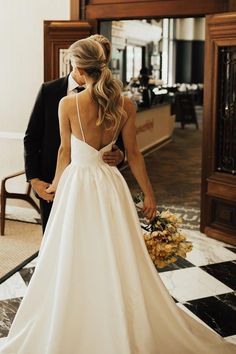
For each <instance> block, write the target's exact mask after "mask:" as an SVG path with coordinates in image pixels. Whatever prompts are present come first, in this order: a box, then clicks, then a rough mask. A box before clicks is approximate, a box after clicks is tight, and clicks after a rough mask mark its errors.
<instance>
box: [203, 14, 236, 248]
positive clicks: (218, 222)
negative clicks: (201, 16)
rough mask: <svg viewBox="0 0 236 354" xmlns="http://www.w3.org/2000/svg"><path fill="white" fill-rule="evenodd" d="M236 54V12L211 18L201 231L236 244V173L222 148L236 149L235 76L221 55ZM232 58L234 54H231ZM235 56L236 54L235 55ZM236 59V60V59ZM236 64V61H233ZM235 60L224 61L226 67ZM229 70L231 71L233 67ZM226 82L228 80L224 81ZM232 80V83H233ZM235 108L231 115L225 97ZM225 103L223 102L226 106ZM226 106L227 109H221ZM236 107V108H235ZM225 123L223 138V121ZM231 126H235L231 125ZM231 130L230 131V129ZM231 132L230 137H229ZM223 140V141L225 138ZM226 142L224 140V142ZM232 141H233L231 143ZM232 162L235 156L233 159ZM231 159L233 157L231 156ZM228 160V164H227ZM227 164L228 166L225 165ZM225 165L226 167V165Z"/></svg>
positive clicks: (206, 86)
mask: <svg viewBox="0 0 236 354" xmlns="http://www.w3.org/2000/svg"><path fill="white" fill-rule="evenodd" d="M230 48H231V50H232V51H234V53H235V52H236V51H235V48H236V13H224V14H218V15H211V16H207V20H206V46H205V75H204V116H203V147H202V202H201V231H202V232H204V233H205V234H207V235H208V236H210V237H214V238H218V239H220V240H222V241H226V242H229V243H232V244H235V245H236V174H235V171H234V170H233V167H232V171H231V172H230V169H229V170H227V168H226V167H225V165H226V164H227V162H226V161H227V159H226V157H228V155H227V149H226V151H225V152H224V154H225V156H223V157H224V160H219V156H220V157H222V152H221V150H220V146H221V145H224V146H225V147H226V148H228V146H232V149H233V148H234V146H235V142H234V128H233V127H234V126H235V125H233V122H234V121H235V115H236V110H235V105H233V104H232V105H231V96H230V95H234V91H235V84H236V83H235V79H236V77H235V76H227V75H226V72H227V71H225V69H224V71H222V66H221V65H220V63H221V60H220V58H221V55H222V53H229V50H230ZM227 55H230V54H227ZM234 55H235V54H234ZM232 58H234V57H232ZM232 60H233V61H234V60H235V59H232ZM233 61H231V60H228V61H227V62H226V61H225V60H224V66H223V67H225V65H231V64H230V63H233ZM227 70H231V69H230V68H229V67H228V69H227ZM222 77H224V78H225V77H228V78H227V80H228V81H225V82H226V83H227V85H230V87H231V89H230V90H228V86H227V91H225V90H226V87H225V86H224V85H225V84H223V85H222ZM224 80H226V79H224ZM229 80H231V81H230V82H229ZM225 92H227V96H226V101H227V102H229V103H228V105H229V107H231V109H230V112H229V116H227V114H228V113H227V112H228V108H227V104H225V101H224V99H225V98H224V97H225V95H226V93H225ZM222 102H223V103H222ZM221 107H223V108H221ZM233 108H234V109H233ZM222 119H223V121H224V130H222V132H224V133H222V134H223V135H221V129H223V128H221V127H220V125H219V124H220V122H221V121H222ZM227 121H230V122H231V121H232V129H228V128H227V125H226V124H228V123H227ZM230 124H231V123H230ZM226 129H228V130H226ZM227 132H228V135H227V134H226V133H227ZM222 137H223V138H222ZM222 139H223V140H222ZM229 139H231V140H229ZM231 159H232V157H231ZM228 160H230V156H229V157H228ZM224 161H225V162H224ZM223 162H224V163H223ZM222 163H223V164H222Z"/></svg>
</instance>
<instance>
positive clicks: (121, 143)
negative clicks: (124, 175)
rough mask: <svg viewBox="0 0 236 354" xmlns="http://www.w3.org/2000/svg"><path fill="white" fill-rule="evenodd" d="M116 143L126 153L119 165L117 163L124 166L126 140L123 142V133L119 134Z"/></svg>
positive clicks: (119, 166)
mask: <svg viewBox="0 0 236 354" xmlns="http://www.w3.org/2000/svg"><path fill="white" fill-rule="evenodd" d="M116 145H117V146H118V148H119V149H120V150H121V151H122V152H123V154H124V158H123V160H122V161H121V163H119V165H117V167H118V168H121V167H122V166H123V164H124V161H125V147H124V142H123V139H122V135H121V133H120V134H119V135H118V138H117V141H116Z"/></svg>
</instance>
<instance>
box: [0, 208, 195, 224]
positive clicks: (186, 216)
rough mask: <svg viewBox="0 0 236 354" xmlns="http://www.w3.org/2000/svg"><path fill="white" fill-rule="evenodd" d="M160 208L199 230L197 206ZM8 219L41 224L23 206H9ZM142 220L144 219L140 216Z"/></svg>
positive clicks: (37, 216) (37, 215)
mask: <svg viewBox="0 0 236 354" xmlns="http://www.w3.org/2000/svg"><path fill="white" fill-rule="evenodd" d="M158 210H160V211H162V210H169V211H170V212H172V213H173V214H175V215H176V216H178V217H179V218H181V219H182V220H183V224H182V227H183V228H184V229H190V230H199V228H200V210H199V209H197V208H186V207H181V206H176V205H167V204H162V205H159V206H158ZM6 217H7V219H9V220H17V221H24V222H30V223H34V224H40V223H41V222H40V215H39V214H38V213H37V212H36V211H35V210H33V209H29V208H22V207H13V206H9V207H7V215H6ZM140 221H141V222H143V219H142V218H141V217H140Z"/></svg>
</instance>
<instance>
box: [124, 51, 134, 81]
mask: <svg viewBox="0 0 236 354" xmlns="http://www.w3.org/2000/svg"><path fill="white" fill-rule="evenodd" d="M131 77H134V47H133V46H132V45H127V48H126V81H130V79H131Z"/></svg>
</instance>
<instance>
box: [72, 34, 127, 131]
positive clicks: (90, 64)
mask: <svg viewBox="0 0 236 354" xmlns="http://www.w3.org/2000/svg"><path fill="white" fill-rule="evenodd" d="M97 36H99V35H95V37H96V38H91V37H89V38H86V39H80V40H78V41H77V42H75V43H73V44H72V45H71V46H70V47H69V50H68V53H69V56H70V60H71V63H72V65H73V66H76V67H77V68H79V69H83V70H84V71H85V72H86V73H87V75H88V76H89V77H91V78H92V79H93V85H92V91H91V96H92V99H93V100H94V102H95V103H97V104H98V119H97V122H96V124H97V125H101V124H103V123H104V124H105V125H106V123H109V127H112V125H114V126H116V125H117V122H118V121H119V118H120V117H121V116H122V115H126V113H125V111H124V109H123V106H122V104H121V91H122V83H121V81H119V80H117V79H115V78H113V76H112V73H111V70H110V69H109V68H108V65H107V64H108V59H109V58H110V53H111V50H110V49H109V48H111V47H110V43H109V41H108V39H107V38H105V37H103V36H102V37H103V38H105V39H106V42H108V43H109V46H108V44H106V48H108V49H109V50H108V52H107V56H106V54H105V50H104V47H103V45H102V44H101V43H100V40H97V39H98V37H97ZM92 37H94V36H92ZM99 39H101V37H100V38H99ZM112 123H113V124H112ZM106 126H107V125H106Z"/></svg>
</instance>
